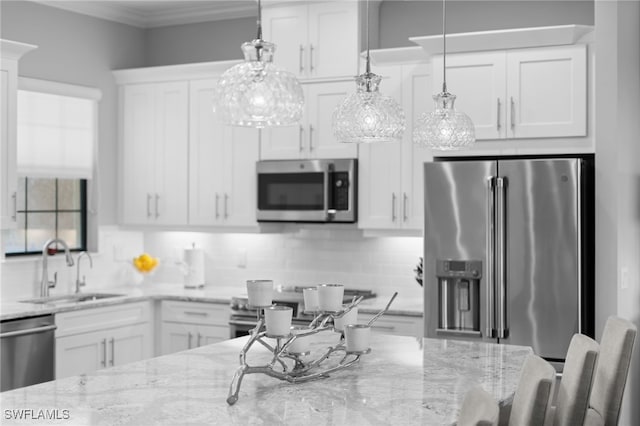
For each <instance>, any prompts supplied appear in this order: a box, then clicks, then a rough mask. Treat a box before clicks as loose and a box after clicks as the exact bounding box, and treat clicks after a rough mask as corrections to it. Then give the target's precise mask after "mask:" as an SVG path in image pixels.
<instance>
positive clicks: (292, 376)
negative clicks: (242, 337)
mask: <svg viewBox="0 0 640 426" xmlns="http://www.w3.org/2000/svg"><path fill="white" fill-rule="evenodd" d="M397 295H398V293H397V292H396V293H394V294H393V296H391V299H390V300H389V303H387V305H386V306H385V308H384V309H383V310H381V311H380V312H378V313H377V314H376V315H375V316H374V317H373V318H371V320H369V322H368V323H367V324H366V325H361V326H359V327H371V325H372V324H373V323H374V322H375V321H376V320H377V319H378V318H380V317H381V316H382V315H383V314H384V313H385V312H387V311H388V310H389V306H391V303H392V302H393V300H394V299H395V298H396V296H397ZM361 301H362V296H360V297H358V298H356V299H354V300H353V301H352V302H351V303H350V304H348V305H346V306H344V307H343V309H342V310H341V311H338V312H324V311H320V312H318V313H317V314H316V316H315V317H314V319H313V321H311V323H310V324H309V327H308V330H300V329H297V330H296V332H295V333H291V334H289V335H286V336H267V332H266V326H265V317H264V312H263V309H257V317H258V323H257V324H256V326H255V328H254V329H252V330H251V331H250V332H249V333H250V336H249V340H248V341H247V343H245V345H244V347H243V348H242V350H241V351H240V356H239V358H240V367H239V368H238V369H237V370H236V372H235V374H234V375H233V379H232V380H231V385H230V387H229V396H228V397H227V404H229V405H233V404H235V403H236V402H238V394H239V392H240V385H241V384H242V379H243V378H244V376H245V375H246V374H255V373H261V374H266V375H267V376H270V377H273V378H276V379H279V380H283V381H287V382H289V383H304V382H308V381H311V380H316V379H323V378H327V377H329V374H330V373H333V372H335V371H338V370H342V369H344V368H347V367H350V366H352V365H354V364H355V363H357V362H358V361H359V360H360V357H361V356H362V355H365V354H368V353H370V352H371V348H367V349H366V350H362V351H354V352H350V351H348V350H347V344H346V342H345V335H344V331H343V332H341V333H340V338H339V341H338V343H336V344H335V345H334V346H330V347H328V348H326V349H324V350H323V352H322V353H320V354H319V356H317V357H315V358H311V359H307V357H308V356H309V355H310V352H303V353H298V352H293V351H290V350H289V348H290V346H291V345H292V344H294V342H295V341H296V339H302V338H307V337H309V336H312V335H315V334H318V333H321V332H324V331H330V332H333V331H334V330H335V328H334V324H333V322H334V320H335V319H336V318H342V316H344V315H345V314H346V313H348V312H349V311H351V309H353V308H354V307H356V306H357V305H358V304H359V303H360V302H361ZM263 308H266V307H263ZM335 331H337V330H335ZM267 338H269V339H275V346H274V345H272V343H271V342H268V341H267V340H266V339H267ZM256 342H258V343H260V344H261V345H262V346H264V347H265V348H267V349H268V350H269V351H270V352H271V353H272V357H271V360H270V361H269V362H268V363H267V364H266V365H260V366H250V365H249V364H248V363H247V352H249V349H251V347H252V346H253V344H254V343H256ZM294 346H295V345H294ZM334 353H344V356H343V357H342V359H340V361H339V362H338V364H337V365H332V366H324V365H322V364H323V362H324V361H325V360H327V359H329V357H330V356H331V355H333V354H334Z"/></svg>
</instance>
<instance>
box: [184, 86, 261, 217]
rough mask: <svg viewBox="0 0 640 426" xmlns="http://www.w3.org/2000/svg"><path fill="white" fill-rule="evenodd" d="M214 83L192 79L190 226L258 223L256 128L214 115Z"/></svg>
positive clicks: (257, 145) (190, 110)
mask: <svg viewBox="0 0 640 426" xmlns="http://www.w3.org/2000/svg"><path fill="white" fill-rule="evenodd" d="M216 84H217V79H207V80H195V81H191V82H190V84H189V86H190V88H189V90H190V96H189V99H190V101H189V102H190V107H189V225H202V226H207V225H213V226H254V225H255V224H256V195H255V194H256V179H255V164H256V161H257V160H258V154H259V151H260V148H259V145H260V142H259V134H258V130H256V129H252V128H246V127H232V126H226V125H224V124H222V123H221V122H220V121H218V120H217V119H216V117H215V113H214V112H213V110H212V105H213V101H214V91H215V87H216Z"/></svg>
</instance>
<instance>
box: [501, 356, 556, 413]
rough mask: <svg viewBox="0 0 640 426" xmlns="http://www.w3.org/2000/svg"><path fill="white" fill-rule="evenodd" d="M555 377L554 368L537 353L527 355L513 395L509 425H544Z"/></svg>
mask: <svg viewBox="0 0 640 426" xmlns="http://www.w3.org/2000/svg"><path fill="white" fill-rule="evenodd" d="M555 377H556V370H555V369H554V368H553V366H552V365H551V364H549V363H548V362H547V361H545V360H544V359H542V358H540V357H539V356H537V355H529V356H528V357H527V359H526V360H525V362H524V366H523V367H522V373H521V374H520V380H519V381H518V388H517V389H516V393H515V395H514V397H513V404H512V406H511V415H510V417H509V425H513V426H522V425H528V426H543V425H544V422H545V418H546V416H547V410H548V409H549V406H550V403H551V398H552V397H553V388H554V385H555Z"/></svg>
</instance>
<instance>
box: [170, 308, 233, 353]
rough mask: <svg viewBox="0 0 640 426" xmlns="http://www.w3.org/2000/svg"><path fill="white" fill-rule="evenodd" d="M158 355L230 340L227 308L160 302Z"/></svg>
mask: <svg viewBox="0 0 640 426" xmlns="http://www.w3.org/2000/svg"><path fill="white" fill-rule="evenodd" d="M161 318H162V319H161V324H160V327H161V330H160V351H161V355H166V354H170V353H173V352H178V351H184V350H187V349H193V348H197V347H199V346H203V345H208V344H211V343H216V342H220V341H222V340H227V339H228V338H229V305H228V304H226V303H225V304H223V303H204V302H183V301H172V300H165V301H162V308H161Z"/></svg>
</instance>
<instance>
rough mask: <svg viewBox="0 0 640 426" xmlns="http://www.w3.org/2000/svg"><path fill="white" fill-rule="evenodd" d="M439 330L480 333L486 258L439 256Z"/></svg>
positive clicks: (471, 333) (444, 331)
mask: <svg viewBox="0 0 640 426" xmlns="http://www.w3.org/2000/svg"><path fill="white" fill-rule="evenodd" d="M436 274H437V277H438V293H439V299H438V310H439V320H438V329H437V330H436V331H437V332H438V333H439V334H468V335H477V336H478V337H480V335H481V333H480V280H481V278H482V261H479V260H452V259H447V260H441V259H438V260H437V264H436Z"/></svg>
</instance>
